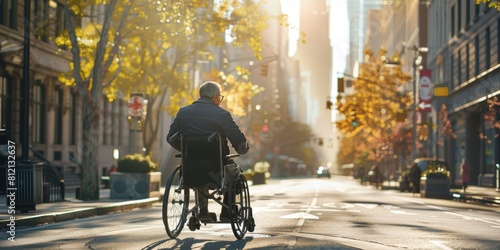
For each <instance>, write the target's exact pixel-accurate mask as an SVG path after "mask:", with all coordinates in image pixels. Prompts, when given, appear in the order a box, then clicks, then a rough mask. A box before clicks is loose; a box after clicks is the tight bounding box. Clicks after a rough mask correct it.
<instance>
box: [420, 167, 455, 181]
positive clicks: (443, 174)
mask: <svg viewBox="0 0 500 250" xmlns="http://www.w3.org/2000/svg"><path fill="white" fill-rule="evenodd" d="M422 176H424V177H427V178H443V179H448V178H450V171H448V170H446V169H443V168H438V169H427V170H425V171H424V172H422Z"/></svg>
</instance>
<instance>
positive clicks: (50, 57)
mask: <svg viewBox="0 0 500 250" xmlns="http://www.w3.org/2000/svg"><path fill="white" fill-rule="evenodd" d="M0 4H2V6H0V7H1V8H0V11H1V12H0V42H1V47H0V91H1V92H0V98H1V100H0V103H1V110H0V111H1V116H0V126H1V128H2V129H5V130H6V132H7V137H8V139H9V140H11V141H13V142H15V143H16V145H17V147H16V154H17V155H18V157H19V159H20V158H21V157H20V155H21V154H22V153H23V152H21V149H22V148H21V144H23V143H28V144H29V149H30V150H29V151H30V152H28V155H29V157H28V158H29V159H30V160H32V161H48V162H51V163H59V164H61V165H63V166H65V167H66V169H69V170H71V171H73V172H75V173H78V172H79V171H80V170H79V165H80V163H81V154H82V146H81V140H82V111H81V108H82V103H81V101H80V97H79V94H78V92H77V91H76V89H75V88H74V87H72V86H66V85H64V84H63V83H61V82H60V81H59V80H58V77H59V75H60V74H61V73H63V72H67V71H68V70H69V61H70V58H71V54H70V53H69V51H67V50H64V49H62V48H60V47H57V46H56V45H55V43H54V38H55V37H57V36H58V35H59V34H60V32H62V30H63V27H64V15H63V5H62V4H61V3H59V2H58V1H52V0H43V1H31V6H30V9H31V19H30V20H29V19H28V21H31V22H30V25H29V27H30V29H31V30H30V32H29V38H30V39H29V40H30V44H29V45H30V54H29V56H28V55H24V53H23V48H24V44H25V42H24V41H25V30H24V28H23V27H24V22H25V21H26V20H27V19H26V18H25V16H24V12H25V8H24V7H25V6H24V3H23V1H1V2H0ZM96 11H97V10H96ZM83 21H85V20H83ZM25 61H29V68H30V72H29V83H28V84H29V90H25V89H23V88H22V86H23V84H22V83H23V81H24V79H23V75H24V74H23V63H24V62H25ZM24 91H29V100H23V99H22V94H23V93H24ZM23 103H29V114H23V113H22V112H21V107H22V105H23ZM101 107H102V115H101V121H100V122H101V124H100V133H101V134H100V141H99V149H98V152H99V156H98V158H99V167H100V168H101V170H100V171H99V173H104V172H105V168H107V167H109V166H111V165H113V164H115V163H116V160H115V159H114V158H113V150H115V149H118V150H119V151H120V154H121V155H122V156H123V155H125V154H127V153H129V152H130V147H129V145H130V139H131V138H130V137H131V133H130V131H129V123H128V121H127V116H128V114H127V103H126V102H125V101H123V100H120V99H119V98H118V99H117V100H115V101H113V102H109V101H108V100H107V99H106V97H105V96H104V95H103V97H102V104H101ZM23 123H28V128H29V136H28V138H22V136H21V134H22V133H21V131H20V130H21V125H22V124H23Z"/></svg>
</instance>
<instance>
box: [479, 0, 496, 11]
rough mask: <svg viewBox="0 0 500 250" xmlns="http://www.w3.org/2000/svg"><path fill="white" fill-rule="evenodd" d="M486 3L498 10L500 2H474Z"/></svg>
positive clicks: (486, 0)
mask: <svg viewBox="0 0 500 250" xmlns="http://www.w3.org/2000/svg"><path fill="white" fill-rule="evenodd" d="M481 3H487V4H488V7H489V8H495V9H496V10H498V11H500V2H492V1H491V0H476V4H477V5H479V4H481Z"/></svg>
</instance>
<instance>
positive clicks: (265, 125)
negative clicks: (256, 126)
mask: <svg viewBox="0 0 500 250" xmlns="http://www.w3.org/2000/svg"><path fill="white" fill-rule="evenodd" d="M268 130H269V126H268V125H267V124H264V125H262V132H267V131H268Z"/></svg>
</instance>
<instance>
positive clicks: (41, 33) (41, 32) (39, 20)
mask: <svg viewBox="0 0 500 250" xmlns="http://www.w3.org/2000/svg"><path fill="white" fill-rule="evenodd" d="M34 6H35V8H34V11H33V12H34V14H35V16H34V20H33V23H34V25H35V37H36V39H38V40H42V41H45V42H47V41H48V29H47V27H48V23H49V16H48V14H49V0H41V1H35V5H34Z"/></svg>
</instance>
